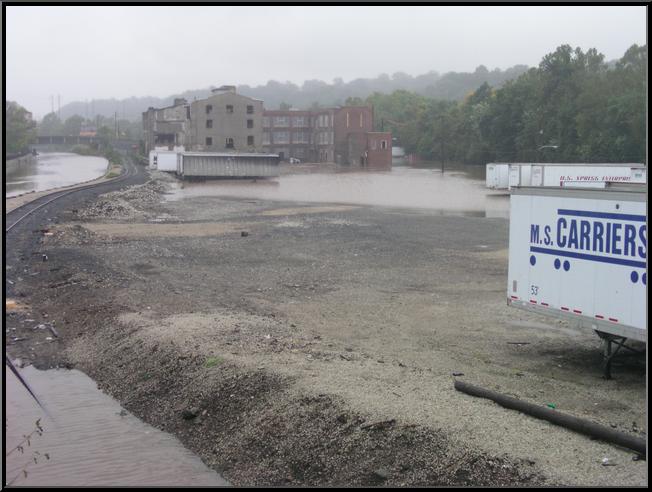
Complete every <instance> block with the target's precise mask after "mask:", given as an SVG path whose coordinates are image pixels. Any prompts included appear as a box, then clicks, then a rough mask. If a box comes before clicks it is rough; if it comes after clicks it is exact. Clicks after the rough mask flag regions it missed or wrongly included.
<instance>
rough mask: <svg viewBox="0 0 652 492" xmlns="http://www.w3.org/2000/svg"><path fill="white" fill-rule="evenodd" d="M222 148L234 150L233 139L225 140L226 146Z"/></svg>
mask: <svg viewBox="0 0 652 492" xmlns="http://www.w3.org/2000/svg"><path fill="white" fill-rule="evenodd" d="M224 147H226V148H227V149H232V148H234V145H233V139H232V138H231V137H229V138H227V139H226V145H225V146H224Z"/></svg>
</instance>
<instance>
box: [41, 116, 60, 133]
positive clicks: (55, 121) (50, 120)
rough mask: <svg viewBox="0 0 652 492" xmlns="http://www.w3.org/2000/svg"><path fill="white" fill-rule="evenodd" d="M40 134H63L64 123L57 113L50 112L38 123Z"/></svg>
mask: <svg viewBox="0 0 652 492" xmlns="http://www.w3.org/2000/svg"><path fill="white" fill-rule="evenodd" d="M38 133H39V135H47V136H49V135H63V123H61V120H60V119H59V117H58V116H57V114H56V113H48V114H46V115H45V116H44V117H43V120H41V122H40V123H39V125H38Z"/></svg>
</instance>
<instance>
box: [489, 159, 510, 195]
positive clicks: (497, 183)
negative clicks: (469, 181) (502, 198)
mask: <svg viewBox="0 0 652 492" xmlns="http://www.w3.org/2000/svg"><path fill="white" fill-rule="evenodd" d="M485 184H486V187H487V188H490V189H493V190H506V189H507V188H508V187H509V164H504V163H496V162H490V163H489V164H487V166H486V174H485Z"/></svg>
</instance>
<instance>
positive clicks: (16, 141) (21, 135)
mask: <svg viewBox="0 0 652 492" xmlns="http://www.w3.org/2000/svg"><path fill="white" fill-rule="evenodd" d="M35 136H36V123H35V122H34V120H32V116H31V114H30V113H29V112H28V111H27V110H26V109H25V108H23V107H22V106H21V105H19V104H18V103H16V102H14V101H6V102H5V156H13V155H18V154H22V153H23V152H26V151H27V150H28V149H29V144H30V143H32V141H33V140H34V138H35Z"/></svg>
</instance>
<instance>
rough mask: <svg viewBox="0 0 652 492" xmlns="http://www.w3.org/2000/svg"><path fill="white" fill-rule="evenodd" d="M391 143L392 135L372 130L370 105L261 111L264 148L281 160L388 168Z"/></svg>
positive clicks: (390, 161) (389, 166)
mask: <svg viewBox="0 0 652 492" xmlns="http://www.w3.org/2000/svg"><path fill="white" fill-rule="evenodd" d="M383 142H384V143H383ZM391 142H392V139H391V134H389V133H375V132H373V108H372V107H369V106H340V107H337V108H327V109H319V110H311V111H299V110H293V109H290V110H273V111H268V110H265V111H264V113H263V148H264V149H265V152H269V153H277V154H279V156H280V157H281V159H282V160H289V159H290V158H297V159H300V160H302V161H309V162H336V163H337V164H342V165H349V166H365V167H372V168H378V169H380V168H391V163H392V159H391V157H392V155H391V153H392V144H391ZM372 146H374V147H373V148H372Z"/></svg>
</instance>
